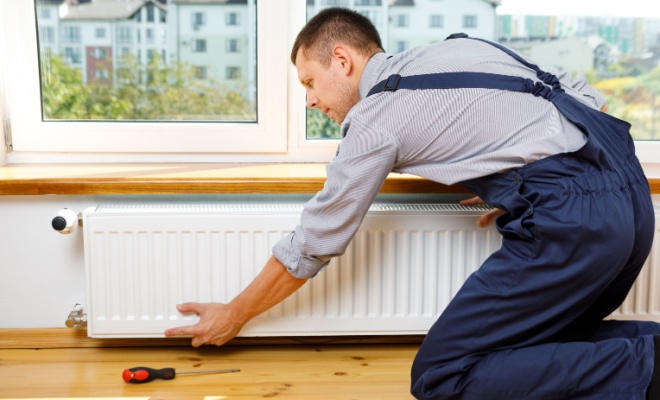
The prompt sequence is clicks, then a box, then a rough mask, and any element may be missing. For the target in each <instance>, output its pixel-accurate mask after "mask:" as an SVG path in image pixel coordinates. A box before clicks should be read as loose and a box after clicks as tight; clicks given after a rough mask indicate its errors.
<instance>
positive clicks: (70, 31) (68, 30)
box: [64, 26, 80, 43]
mask: <svg viewBox="0 0 660 400" xmlns="http://www.w3.org/2000/svg"><path fill="white" fill-rule="evenodd" d="M64 42H65V43H80V27H79V26H65V27H64Z"/></svg>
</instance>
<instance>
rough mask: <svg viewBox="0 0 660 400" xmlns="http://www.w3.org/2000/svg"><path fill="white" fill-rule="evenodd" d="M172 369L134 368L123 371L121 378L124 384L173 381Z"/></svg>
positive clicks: (173, 373)
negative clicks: (158, 380) (162, 380)
mask: <svg viewBox="0 0 660 400" xmlns="http://www.w3.org/2000/svg"><path fill="white" fill-rule="evenodd" d="M175 375H176V373H175V372H174V368H161V369H153V368H148V367H135V368H130V369H125V370H124V373H123V374H122V377H123V378H124V382H126V383H147V382H151V381H153V380H154V379H165V380H168V379H174V376H175Z"/></svg>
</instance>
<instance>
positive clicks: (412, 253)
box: [83, 203, 660, 338]
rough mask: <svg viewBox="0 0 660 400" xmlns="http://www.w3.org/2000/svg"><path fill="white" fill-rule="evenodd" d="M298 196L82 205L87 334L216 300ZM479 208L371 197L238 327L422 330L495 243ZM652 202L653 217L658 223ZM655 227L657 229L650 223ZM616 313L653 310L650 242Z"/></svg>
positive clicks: (121, 329)
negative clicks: (342, 236) (350, 229)
mask: <svg viewBox="0 0 660 400" xmlns="http://www.w3.org/2000/svg"><path fill="white" fill-rule="evenodd" d="M301 210H302V203H300V204H298V203H296V204H277V203H271V204H243V203H237V204H182V205H177V204H127V205H104V206H99V207H97V208H95V209H90V210H86V211H85V212H84V213H83V219H84V226H85V228H84V236H85V265H86V279H87V304H86V310H87V313H88V334H89V336H92V337H109V338H120V337H162V332H163V331H164V330H165V329H167V328H170V327H175V326H180V325H190V324H194V323H196V322H197V321H198V317H197V316H196V315H182V314H180V313H179V312H178V311H177V310H176V308H175V305H176V304H178V303H181V302H185V301H198V302H210V301H216V302H227V301H229V300H231V299H232V298H233V297H234V296H236V295H237V294H238V293H239V291H240V290H241V289H242V288H244V287H245V286H247V285H248V284H249V282H250V281H251V280H252V279H253V277H254V276H256V275H257V273H258V272H259V271H260V270H261V268H262V267H263V264H264V262H265V261H266V260H267V258H268V257H269V256H270V254H271V248H272V246H273V245H274V244H275V243H276V242H277V241H278V240H279V239H280V238H281V237H283V236H285V235H286V234H288V232H289V231H290V230H291V229H293V227H295V225H296V224H297V223H298V222H299V215H300V212H301ZM484 210H485V209H484V208H479V207H469V208H468V207H460V206H457V205H448V204H375V205H374V206H372V208H371V209H370V211H369V213H368V214H367V216H366V218H365V220H364V222H363V224H362V226H361V227H360V230H359V231H358V233H357V234H356V236H355V238H354V240H353V241H352V242H351V245H350V246H349V248H348V249H347V251H346V253H345V254H344V255H343V256H341V257H338V258H336V259H334V260H333V261H332V262H331V263H330V265H328V267H327V268H326V269H325V270H324V271H322V272H321V273H319V275H318V276H317V277H315V278H314V279H311V280H309V281H308V282H307V284H306V285H305V286H304V287H303V288H302V289H301V290H299V291H298V292H297V293H295V294H294V295H293V296H291V297H290V298H289V299H287V300H285V301H284V302H283V303H282V304H280V305H278V306H276V307H274V308H273V309H271V310H269V311H268V312H266V313H264V314H263V315H261V316H259V317H257V318H255V319H254V320H253V321H251V322H250V323H249V324H248V325H247V326H246V327H245V328H244V329H243V331H242V332H241V336H296V335H306V336H312V335H379V334H425V333H426V331H427V330H428V329H429V328H430V326H431V325H432V324H433V323H434V322H435V321H436V319H437V318H438V316H439V315H440V313H441V312H442V310H444V308H445V307H446V306H447V304H448V303H449V301H450V300H451V298H452V297H453V296H454V295H455V294H456V292H457V291H458V289H459V288H460V287H461V285H462V284H463V282H464V281H465V279H466V278H467V277H468V276H469V275H470V273H472V272H473V271H474V270H475V269H476V268H478V266H479V265H481V263H482V262H483V260H484V259H485V258H486V257H488V256H489V255H490V254H491V253H492V252H493V251H495V250H497V249H498V248H499V247H500V245H501V238H500V235H499V234H498V233H497V232H496V230H495V229H494V228H488V229H478V228H476V226H475V218H476V217H477V216H478V215H480V214H481V213H482V212H483V211H484ZM658 215H660V210H658V209H657V208H656V226H658V227H660V218H659V217H658ZM656 237H660V231H658V232H657V233H656ZM658 242H659V241H657V240H656V242H655V244H654V247H653V250H652V253H651V255H650V257H649V259H648V260H647V262H646V265H645V267H644V269H643V271H642V273H641V275H640V278H639V279H638V280H637V282H636V283H635V285H634V286H633V289H632V290H631V293H630V295H629V296H628V298H627V299H626V301H625V302H624V304H623V305H622V306H621V307H620V308H619V309H618V310H617V311H616V312H615V313H613V314H612V316H611V317H612V318H615V319H638V320H653V321H660V279H659V278H660V245H659V244H658Z"/></svg>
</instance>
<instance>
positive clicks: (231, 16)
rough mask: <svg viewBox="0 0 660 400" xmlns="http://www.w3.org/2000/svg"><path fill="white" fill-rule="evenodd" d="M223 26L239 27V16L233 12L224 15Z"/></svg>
mask: <svg viewBox="0 0 660 400" xmlns="http://www.w3.org/2000/svg"><path fill="white" fill-rule="evenodd" d="M225 25H227V26H238V25H240V15H239V14H238V13H235V12H230V13H227V14H225Z"/></svg>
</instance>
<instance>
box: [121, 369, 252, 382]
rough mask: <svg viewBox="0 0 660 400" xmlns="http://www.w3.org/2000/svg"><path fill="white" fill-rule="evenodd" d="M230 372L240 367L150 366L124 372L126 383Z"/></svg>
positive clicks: (238, 370) (237, 370)
mask: <svg viewBox="0 0 660 400" xmlns="http://www.w3.org/2000/svg"><path fill="white" fill-rule="evenodd" d="M228 372H241V370H240V369H208V370H200V371H184V372H175V371H174V368H161V369H154V368H149V367H135V368H129V369H125V370H124V372H123V373H122V377H123V378H124V382H126V383H147V382H151V381H153V380H154V379H164V380H169V379H174V377H175V376H176V375H177V374H178V375H183V374H224V373H228Z"/></svg>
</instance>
